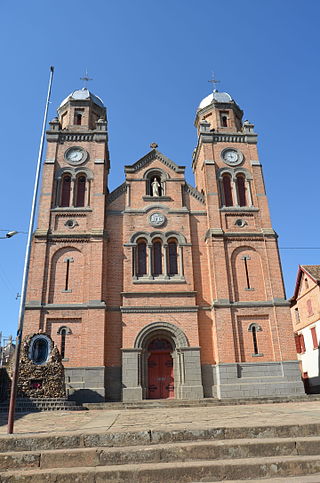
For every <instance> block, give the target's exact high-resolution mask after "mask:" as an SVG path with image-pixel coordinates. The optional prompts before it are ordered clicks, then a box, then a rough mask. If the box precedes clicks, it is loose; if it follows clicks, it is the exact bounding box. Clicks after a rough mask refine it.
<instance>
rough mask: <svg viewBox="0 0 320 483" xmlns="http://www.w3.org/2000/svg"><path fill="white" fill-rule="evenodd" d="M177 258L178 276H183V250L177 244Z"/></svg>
mask: <svg viewBox="0 0 320 483" xmlns="http://www.w3.org/2000/svg"><path fill="white" fill-rule="evenodd" d="M178 258H179V275H180V277H183V275H184V273H183V250H182V246H180V245H179V246H178Z"/></svg>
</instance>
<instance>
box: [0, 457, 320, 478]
mask: <svg viewBox="0 0 320 483" xmlns="http://www.w3.org/2000/svg"><path fill="white" fill-rule="evenodd" d="M318 472H320V459H319V456H303V457H297V456H280V457H279V456H272V457H263V458H244V459H241V460H228V461H226V460H216V461H191V462H190V461H187V462H179V463H178V464H177V463H176V462H173V463H143V464H129V465H112V466H97V467H83V466H81V467H74V468H51V469H48V470H35V469H33V470H23V471H8V472H5V473H1V483H9V482H10V483H11V482H14V481H23V482H32V483H40V482H44V481H45V482H48V483H53V482H55V483H56V482H59V483H63V482H69V483H70V482H71V481H76V482H77V483H79V482H85V483H91V482H92V483H107V482H116V483H128V482H129V481H130V482H139V483H178V482H179V483H180V482H181V483H182V482H194V481H201V482H205V481H207V482H208V481H211V482H213V481H222V480H226V478H228V479H229V480H230V481H232V480H234V479H235V478H236V479H240V480H242V481H250V479H253V478H255V479H256V478H257V477H258V478H261V479H263V478H273V477H276V476H282V477H285V476H291V475H296V476H297V475H299V476H301V477H303V476H304V475H308V474H312V473H318ZM262 481H263V480H262ZM301 481H303V480H301Z"/></svg>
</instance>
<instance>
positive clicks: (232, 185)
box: [231, 178, 239, 208]
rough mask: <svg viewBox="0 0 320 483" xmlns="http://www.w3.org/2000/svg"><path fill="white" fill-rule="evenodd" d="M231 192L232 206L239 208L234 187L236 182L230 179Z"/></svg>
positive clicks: (235, 187)
mask: <svg viewBox="0 0 320 483" xmlns="http://www.w3.org/2000/svg"><path fill="white" fill-rule="evenodd" d="M231 191H232V198H233V206H236V207H237V208H238V207H239V200H238V192H237V186H236V180H235V179H234V178H232V180H231Z"/></svg>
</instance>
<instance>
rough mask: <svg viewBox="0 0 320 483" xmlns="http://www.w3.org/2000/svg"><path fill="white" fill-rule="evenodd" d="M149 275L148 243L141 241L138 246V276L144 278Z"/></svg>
mask: <svg viewBox="0 0 320 483" xmlns="http://www.w3.org/2000/svg"><path fill="white" fill-rule="evenodd" d="M146 274H147V243H146V241H145V240H139V241H138V245H137V276H138V277H142V276H143V275H146Z"/></svg>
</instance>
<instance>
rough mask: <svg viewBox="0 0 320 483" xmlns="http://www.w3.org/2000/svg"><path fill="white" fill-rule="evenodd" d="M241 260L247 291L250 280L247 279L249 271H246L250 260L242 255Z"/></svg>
mask: <svg viewBox="0 0 320 483" xmlns="http://www.w3.org/2000/svg"><path fill="white" fill-rule="evenodd" d="M242 260H243V263H244V271H245V275H246V282H247V287H246V288H247V289H248V290H249V289H251V286H250V278H249V270H248V260H250V257H249V256H248V255H244V256H243V257H242Z"/></svg>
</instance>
